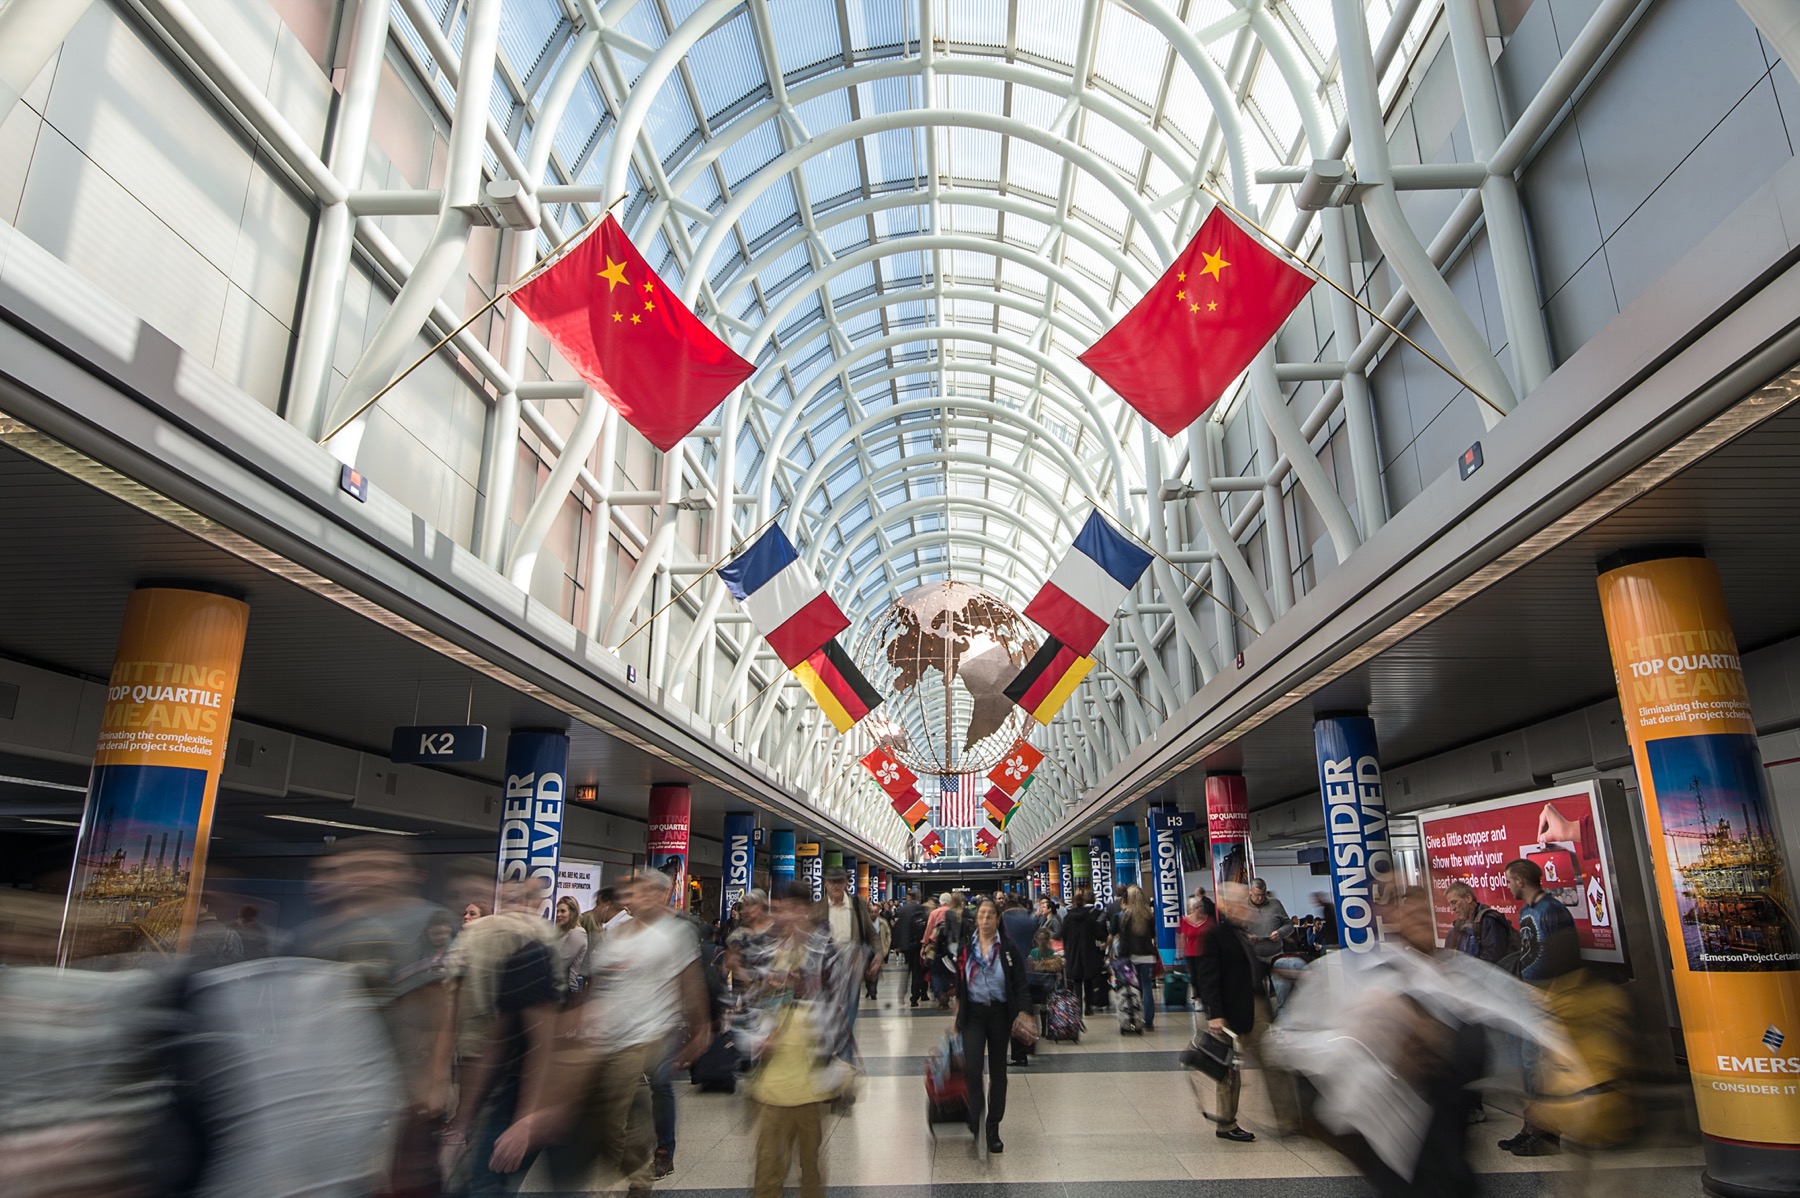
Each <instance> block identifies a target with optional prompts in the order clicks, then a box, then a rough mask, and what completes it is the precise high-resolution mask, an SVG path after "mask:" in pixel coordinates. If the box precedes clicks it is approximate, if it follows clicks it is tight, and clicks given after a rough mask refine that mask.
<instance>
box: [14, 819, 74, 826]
mask: <svg viewBox="0 0 1800 1198" xmlns="http://www.w3.org/2000/svg"><path fill="white" fill-rule="evenodd" d="M23 822H24V823H28V824H49V825H50V826H51V827H54V828H79V827H81V821H80V820H78V819H25V820H24V821H23Z"/></svg>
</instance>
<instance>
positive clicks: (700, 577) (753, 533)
mask: <svg viewBox="0 0 1800 1198" xmlns="http://www.w3.org/2000/svg"><path fill="white" fill-rule="evenodd" d="M785 511H787V504H785V503H784V504H782V505H781V506H780V507H778V508H776V509H775V514H774V515H773V516H770V517H769V518H768V519H767V520H764V521H763V522H762V523H761V524H758V525H757V526H756V527H755V528H753V529H751V530H750V531H749V532H747V533H745V534H744V537H743V539H742V540H740V541H738V542H737V543H736V544H734V545H733V546H732V547H731V549H730V551H729V552H727V553H726V554H725V556H724V557H721V558H719V559H718V560H717V561H715V562H713V563H712V564H711V565H710V566H708V567H706V569H704V570H702V571H701V572H700V573H699V574H697V575H695V576H694V581H692V582H690V583H688V584H687V585H686V586H684V587H682V588H681V589H680V590H679V591H676V592H675V594H674V595H673V596H671V597H670V598H669V601H668V602H667V603H664V604H663V605H662V606H661V607H659V608H657V609H656V610H655V611H653V612H651V613H650V615H649V617H648V618H647V619H645V621H644V622H643V623H642V624H639V625H638V626H637V627H636V628H633V629H632V630H631V631H630V632H628V633H626V634H625V639H624V640H622V641H620V642H619V643H618V644H616V645H614V646H613V652H614V653H617V652H618V651H619V650H620V649H623V648H624V647H625V646H626V645H629V644H630V643H631V638H632V637H634V636H636V635H637V634H638V633H640V632H642V631H644V629H646V628H648V627H650V625H652V624H654V623H656V617H658V616H660V615H662V614H663V613H664V612H666V611H668V610H669V609H670V608H671V607H674V606H675V605H676V604H677V603H679V602H680V601H681V597H682V596H683V595H685V594H687V593H688V592H689V591H691V590H693V589H694V588H695V587H697V586H699V585H700V584H701V583H703V582H705V581H706V580H707V579H708V578H710V577H711V576H712V573H713V571H714V570H717V569H718V568H719V567H720V566H722V565H724V564H725V563H726V562H728V561H730V560H731V559H732V558H733V557H736V556H737V552H738V550H740V549H742V548H743V547H744V546H745V545H748V544H749V543H750V542H751V541H753V540H755V539H756V538H757V537H758V536H760V535H761V534H762V531H763V530H764V529H765V528H767V527H769V525H771V524H773V523H775V521H777V520H779V519H781V513H783V512H785ZM754 701H755V700H752V702H754Z"/></svg>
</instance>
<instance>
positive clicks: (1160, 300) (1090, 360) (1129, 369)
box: [1081, 208, 1313, 437]
mask: <svg viewBox="0 0 1800 1198" xmlns="http://www.w3.org/2000/svg"><path fill="white" fill-rule="evenodd" d="M1312 285H1313V280H1312V276H1311V275H1308V274H1305V273H1303V272H1301V271H1298V270H1295V269H1294V268H1293V267H1291V266H1289V265H1288V264H1287V263H1285V262H1283V261H1282V260H1281V259H1280V258H1278V257H1276V256H1275V254H1273V253H1272V252H1270V251H1269V250H1266V249H1264V248H1263V247H1262V245H1261V243H1259V242H1258V241H1257V240H1256V238H1254V237H1252V236H1251V235H1250V234H1248V233H1246V232H1244V230H1243V229H1241V228H1239V227H1238V223H1237V222H1236V221H1234V220H1232V219H1231V217H1230V216H1229V215H1227V214H1226V212H1225V210H1224V209H1223V208H1214V209H1213V211H1212V215H1211V216H1209V217H1207V218H1206V221H1205V222H1204V223H1203V224H1202V225H1201V226H1200V231H1199V232H1198V233H1195V234H1194V239H1193V240H1192V241H1190V242H1188V245H1187V248H1186V249H1185V250H1183V251H1181V254H1180V255H1179V256H1178V257H1177V258H1176V259H1175V261H1174V263H1173V264H1172V265H1170V267H1169V269H1168V270H1166V271H1164V272H1163V276H1162V278H1160V279H1158V280H1157V281H1156V283H1155V284H1154V285H1153V286H1152V287H1151V288H1150V290H1149V291H1147V292H1145V293H1144V298H1143V299H1141V300H1139V301H1138V302H1137V303H1136V305H1134V306H1133V307H1132V309H1131V311H1129V312H1127V313H1126V314H1125V318H1124V319H1123V320H1121V321H1119V323H1118V324H1115V325H1114V326H1113V327H1112V328H1111V329H1110V330H1109V331H1108V332H1107V333H1106V335H1105V336H1103V337H1101V338H1100V340H1098V341H1096V342H1094V344H1093V345H1091V346H1090V347H1088V351H1087V352H1086V353H1085V354H1082V355H1081V362H1082V364H1083V365H1085V366H1086V367H1087V368H1088V369H1089V370H1091V371H1093V372H1094V373H1095V374H1097V375H1099V376H1100V378H1101V379H1102V380H1103V381H1104V382H1105V383H1106V385H1107V386H1109V387H1111V388H1112V389H1113V390H1114V391H1115V392H1117V393H1118V396H1119V398H1120V399H1122V400H1124V401H1125V402H1126V403H1128V404H1130V405H1131V406H1132V407H1133V408H1136V409H1137V411H1138V413H1139V414H1140V415H1142V416H1143V418H1144V419H1145V420H1148V421H1149V422H1150V423H1151V424H1154V425H1155V426H1156V427H1157V428H1159V429H1161V430H1162V431H1163V432H1165V433H1167V434H1168V435H1169V436H1171V437H1172V436H1174V435H1175V434H1177V433H1179V432H1181V431H1182V430H1183V429H1185V428H1187V426H1188V425H1190V424H1192V423H1193V422H1194V421H1196V420H1198V419H1199V418H1200V414H1201V413H1202V412H1204V411H1206V409H1208V408H1210V407H1212V405H1213V404H1214V403H1216V402H1217V401H1218V399H1219V397H1220V396H1221V395H1223V394H1225V388H1227V387H1229V386H1231V382H1232V380H1233V379H1235V378H1237V376H1238V375H1240V374H1242V373H1243V372H1244V368H1245V367H1247V366H1249V365H1250V360H1251V359H1252V358H1254V357H1256V355H1257V353H1258V352H1259V351H1260V350H1261V349H1262V347H1263V346H1265V345H1267V344H1268V343H1269V338H1271V337H1273V336H1274V335H1275V330H1276V329H1279V328H1280V327H1281V322H1282V321H1284V320H1286V319H1287V318H1288V315H1289V314H1290V313H1292V312H1293V310H1294V309H1295V308H1296V307H1297V306H1298V305H1299V303H1300V301H1301V300H1302V299H1304V298H1306V293H1307V292H1308V291H1310V290H1312Z"/></svg>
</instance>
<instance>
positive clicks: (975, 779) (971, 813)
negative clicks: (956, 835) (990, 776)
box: [937, 774, 986, 828]
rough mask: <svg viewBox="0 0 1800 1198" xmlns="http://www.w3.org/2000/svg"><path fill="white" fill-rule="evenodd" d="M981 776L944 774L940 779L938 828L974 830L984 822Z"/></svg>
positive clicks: (982, 779)
mask: <svg viewBox="0 0 1800 1198" xmlns="http://www.w3.org/2000/svg"><path fill="white" fill-rule="evenodd" d="M984 781H986V779H984V778H983V777H982V776H981V775H979V774H943V775H940V776H939V778H938V809H937V826H938V827H940V828H973V827H975V826H976V825H977V824H979V823H981V822H982V813H981V795H980V790H981V786H980V784H981V783H982V782H984Z"/></svg>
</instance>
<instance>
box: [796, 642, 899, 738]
mask: <svg viewBox="0 0 1800 1198" xmlns="http://www.w3.org/2000/svg"><path fill="white" fill-rule="evenodd" d="M794 677H796V678H798V679H799V680H800V685H801V686H804V687H805V688H806V693H807V694H809V695H811V696H812V697H813V702H814V703H817V704H818V705H819V708H820V710H822V711H823V712H824V713H825V718H826V719H828V720H830V721H831V726H832V727H833V728H836V729H837V730H838V731H839V732H848V731H850V729H851V728H852V727H854V726H855V724H856V721H858V720H860V719H862V718H863V717H864V716H866V715H868V714H869V713H870V712H871V711H874V710H875V709H876V708H877V707H879V706H881V695H880V694H879V693H877V692H876V690H875V688H874V687H872V686H870V685H869V680H868V679H867V678H864V677H863V676H862V671H861V670H858V669H857V668H856V663H855V662H853V661H851V660H850V655H849V654H848V653H846V652H844V647H843V646H842V645H840V644H838V639H837V638H836V637H835V636H834V637H832V638H831V639H830V640H828V641H826V642H825V643H824V644H823V645H821V646H820V647H819V648H818V649H816V650H814V651H813V655H812V656H811V657H809V658H807V659H806V660H805V661H803V662H801V663H800V664H799V665H797V666H795V667H794Z"/></svg>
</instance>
